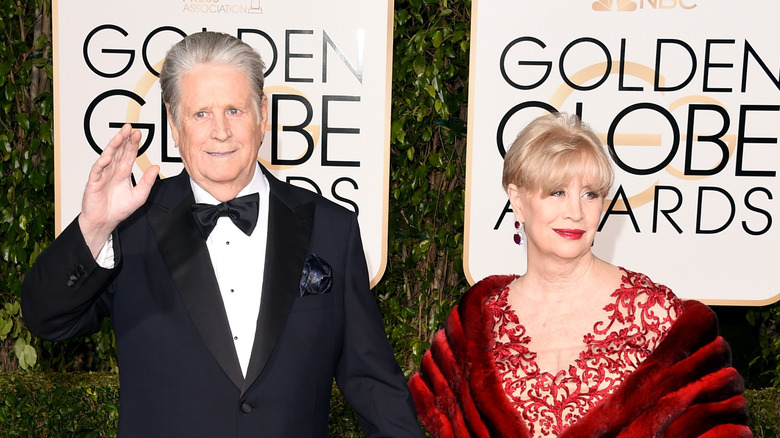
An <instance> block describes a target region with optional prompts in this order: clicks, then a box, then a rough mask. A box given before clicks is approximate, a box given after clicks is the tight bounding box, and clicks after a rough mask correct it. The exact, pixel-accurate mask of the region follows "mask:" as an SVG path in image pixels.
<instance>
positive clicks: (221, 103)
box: [169, 64, 268, 201]
mask: <svg viewBox="0 0 780 438" xmlns="http://www.w3.org/2000/svg"><path fill="white" fill-rule="evenodd" d="M181 87H182V97H181V102H180V104H179V126H178V127H176V126H174V124H173V123H171V134H172V136H173V141H174V143H175V144H176V146H177V147H178V148H179V154H180V155H181V159H182V161H183V162H184V167H185V168H186V169H187V172H188V173H189V174H190V177H191V178H192V179H193V180H194V181H195V182H196V183H197V184H198V185H199V186H200V187H202V188H203V189H205V190H206V191H207V192H209V193H210V194H211V195H212V196H214V197H215V198H217V199H218V200H220V201H227V200H230V199H232V198H234V197H235V196H236V195H237V194H238V192H239V191H241V189H243V188H244V187H246V186H247V185H248V184H249V182H250V181H251V180H252V176H253V175H254V171H255V168H256V163H257V152H258V150H259V149H260V144H261V143H262V142H263V136H264V135H265V124H266V120H267V115H268V104H267V101H266V100H265V98H263V100H262V102H261V104H260V105H259V106H260V108H259V111H260V114H259V117H258V114H257V111H258V108H257V107H256V106H255V103H254V101H253V100H252V97H251V89H250V87H249V80H248V78H247V75H246V74H245V73H243V72H241V71H238V70H236V69H235V68H233V67H229V66H226V65H222V64H202V65H199V66H196V67H195V68H194V69H192V71H190V72H189V73H187V74H185V75H184V76H183V77H182V80H181ZM169 119H170V117H169ZM169 121H170V120H169Z"/></svg>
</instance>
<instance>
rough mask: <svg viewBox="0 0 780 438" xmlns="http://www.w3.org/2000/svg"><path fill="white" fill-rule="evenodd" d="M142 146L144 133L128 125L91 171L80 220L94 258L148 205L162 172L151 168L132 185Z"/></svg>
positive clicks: (156, 167)
mask: <svg viewBox="0 0 780 438" xmlns="http://www.w3.org/2000/svg"><path fill="white" fill-rule="evenodd" d="M140 143H141V132H140V131H134V130H133V129H132V128H131V126H130V125H129V124H125V125H124V126H122V129H120V130H119V132H118V133H117V134H116V135H115V136H114V137H113V138H112V139H111V141H109V142H108V145H106V148H105V149H104V150H103V153H101V154H100V157H99V158H98V159H97V161H96V162H95V164H93V165H92V168H91V169H90V171H89V179H88V181H87V187H86V189H85V190H84V198H83V199H82V201H81V214H80V215H79V219H78V221H79V227H80V228H81V232H82V234H83V235H84V239H85V240H86V242H87V245H88V246H89V249H90V250H91V251H92V255H93V256H97V255H98V253H99V252H100V249H101V248H102V247H103V245H104V244H105V243H106V241H107V240H108V237H109V236H110V235H111V233H112V232H113V231H114V229H115V228H116V227H117V225H119V223H120V222H122V221H123V220H125V219H127V217H129V216H130V215H131V214H132V213H133V212H134V211H136V210H137V209H138V208H139V207H141V205H143V204H144V202H146V199H147V198H148V197H149V192H150V191H151V190H152V185H154V181H155V179H156V178H157V174H158V173H159V171H160V167H159V166H150V167H149V168H148V169H146V171H144V174H143V176H142V177H141V180H139V181H138V183H137V185H136V186H133V184H132V182H131V179H130V178H131V174H132V170H133V163H134V162H135V159H136V156H137V154H138V147H139V145H140Z"/></svg>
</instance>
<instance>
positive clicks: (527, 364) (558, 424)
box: [486, 269, 681, 437]
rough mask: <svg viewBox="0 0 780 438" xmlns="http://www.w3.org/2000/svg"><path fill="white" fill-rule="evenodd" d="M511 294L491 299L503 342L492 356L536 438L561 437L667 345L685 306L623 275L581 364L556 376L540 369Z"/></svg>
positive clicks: (586, 342) (587, 340) (642, 279)
mask: <svg viewBox="0 0 780 438" xmlns="http://www.w3.org/2000/svg"><path fill="white" fill-rule="evenodd" d="M508 293H509V287H508V286H505V287H503V288H502V289H500V290H498V293H497V294H492V295H490V296H489V297H488V300H487V303H486V304H487V307H488V310H489V312H490V313H491V314H492V315H493V318H494V321H495V324H494V327H493V337H494V339H496V340H497V341H496V342H495V344H494V345H493V348H492V349H491V351H490V354H491V356H492V358H493V361H494V362H495V363H496V367H497V369H498V376H499V379H500V380H501V382H502V384H503V387H504V391H505V392H506V394H507V396H508V397H509V400H510V402H511V403H512V404H513V405H514V407H515V408H516V409H517V410H518V411H519V412H520V414H521V415H522V417H523V419H524V420H525V422H526V424H527V425H528V428H529V431H530V433H531V435H532V436H535V437H550V436H558V435H560V433H561V432H562V431H563V430H564V429H566V428H567V427H568V426H569V425H571V424H572V423H575V422H576V421H577V420H579V419H580V418H582V416H583V415H585V413H586V412H587V411H588V410H589V409H590V408H591V407H593V406H594V405H595V404H596V403H598V402H599V401H600V400H602V399H603V398H605V397H606V396H607V395H609V394H611V393H612V392H613V391H614V390H615V388H617V387H618V386H620V384H622V383H623V381H624V380H625V377H626V376H627V375H628V374H629V373H631V372H632V371H634V370H635V369H636V368H637V366H638V365H639V364H640V363H641V362H642V361H643V360H644V359H645V358H647V356H649V355H650V353H652V352H653V350H655V347H656V346H657V345H658V344H659V343H660V342H661V341H662V340H663V339H664V337H665V336H666V333H667V331H668V330H669V328H670V327H671V326H672V322H674V320H675V319H676V318H677V315H678V314H679V313H680V309H681V301H680V300H679V299H678V298H677V297H676V296H675V295H674V293H673V292H672V291H671V290H670V289H669V288H667V287H665V286H662V285H656V284H654V283H653V282H652V281H650V279H649V278H647V277H646V276H645V275H643V274H638V273H635V272H630V271H627V270H625V269H624V275H623V278H622V284H621V285H620V287H619V288H618V289H616V290H615V291H614V292H613V293H612V295H611V297H612V298H613V299H614V300H613V301H612V302H611V303H610V304H609V305H608V306H606V307H605V308H604V309H603V310H604V313H603V314H602V315H594V318H600V319H599V320H598V321H594V324H593V329H592V332H590V333H589V334H587V335H586V336H585V337H584V339H583V340H582V348H583V349H582V351H581V352H580V353H579V357H578V358H577V359H576V360H575V361H574V363H572V364H570V365H569V366H568V368H567V369H565V370H558V371H557V372H555V373H554V374H553V373H551V372H549V371H543V370H540V369H539V366H538V365H537V363H536V361H535V359H536V353H535V352H533V351H531V350H530V349H529V347H528V346H529V344H530V342H531V337H530V336H529V335H528V334H527V333H526V329H525V327H524V326H523V325H522V324H521V323H520V322H519V321H518V318H517V316H516V315H515V311H514V310H513V309H512V308H511V307H510V306H509V304H508V303H507V297H508Z"/></svg>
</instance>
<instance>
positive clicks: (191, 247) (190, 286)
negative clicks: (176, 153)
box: [148, 172, 244, 388]
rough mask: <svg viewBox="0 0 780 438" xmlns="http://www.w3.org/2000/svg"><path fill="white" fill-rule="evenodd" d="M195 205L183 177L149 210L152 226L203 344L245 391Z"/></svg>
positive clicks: (161, 193) (168, 186)
mask: <svg viewBox="0 0 780 438" xmlns="http://www.w3.org/2000/svg"><path fill="white" fill-rule="evenodd" d="M194 202H195V198H194V196H193V194H192V189H191V188H190V186H189V175H187V173H186V172H182V173H181V174H180V175H179V176H176V177H173V178H172V181H170V183H169V184H166V185H165V186H163V187H162V188H161V190H160V191H159V192H158V193H157V194H156V195H155V201H154V202H153V203H152V204H151V206H150V208H149V213H148V218H149V224H150V226H151V228H152V232H153V233H154V236H155V239H156V240H157V245H158V246H159V249H160V253H161V254H162V257H163V260H164V261H165V266H166V267H167V268H168V272H170V274H171V277H173V281H174V283H175V284H176V289H177V291H178V293H179V296H180V297H181V300H182V302H183V303H184V307H185V308H186V309H187V312H188V313H189V314H190V317H191V318H192V321H193V323H194V324H195V327H196V328H197V330H198V332H199V333H200V336H201V338H202V339H203V342H204V343H205V344H206V346H207V348H208V349H209V351H210V352H211V354H212V355H213V356H214V358H215V359H216V361H217V362H218V363H219V365H220V366H221V367H222V369H223V370H224V371H225V374H227V375H228V377H229V378H230V380H231V381H232V382H233V383H234V384H235V385H236V387H238V388H242V387H243V385H244V377H243V374H242V373H241V367H240V365H239V362H238V356H237V354H236V349H235V346H234V344H233V341H232V337H231V334H230V325H229V323H228V319H227V315H226V313H225V310H224V309H225V308H224V305H223V303H222V297H221V295H220V292H219V285H218V284H217V279H216V277H215V276H214V269H213V267H212V264H211V258H210V257H209V253H208V248H207V247H206V241H205V240H204V239H203V237H202V236H201V234H200V232H199V231H198V229H197V228H196V226H195V221H194V219H193V217H192V214H191V206H192V204H193V203H194Z"/></svg>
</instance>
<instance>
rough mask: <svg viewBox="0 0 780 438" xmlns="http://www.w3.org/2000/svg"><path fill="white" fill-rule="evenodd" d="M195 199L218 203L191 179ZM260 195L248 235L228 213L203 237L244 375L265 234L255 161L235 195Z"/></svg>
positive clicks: (264, 189) (263, 186)
mask: <svg viewBox="0 0 780 438" xmlns="http://www.w3.org/2000/svg"><path fill="white" fill-rule="evenodd" d="M190 185H191V186H192V193H193V194H194V195H195V202H196V203H203V204H212V205H215V204H219V201H217V200H216V199H215V198H214V197H213V196H211V195H210V194H209V193H208V192H206V191H205V190H204V189H202V188H201V187H200V186H198V185H197V184H196V183H195V182H194V181H192V180H190ZM252 193H258V194H259V195H260V205H259V214H258V218H257V225H256V226H255V229H254V230H253V231H252V235H251V236H247V235H246V234H244V232H243V231H241V230H239V229H238V227H236V226H235V225H234V224H233V222H232V221H231V220H230V219H229V218H227V217H220V218H219V219H218V220H217V226H216V227H214V230H213V231H212V232H211V234H210V235H209V238H208V239H206V246H207V247H208V249H209V255H210V256H211V264H212V265H213V266H214V275H216V277H217V283H218V284H219V290H220V292H221V294H222V303H223V304H224V306H225V313H226V314H227V319H228V323H229V324H230V331H231V333H232V335H233V343H234V345H235V348H236V353H237V354H238V362H239V363H240V364H241V371H242V372H243V373H244V376H246V370H247V367H248V366H249V357H250V356H251V354H252V347H253V346H254V341H255V330H256V328H257V317H258V315H259V313H260V297H261V295H262V291H263V272H264V268H265V247H266V242H267V237H268V197H269V193H270V188H269V186H268V180H267V179H266V177H265V175H264V174H263V172H262V170H260V166H259V165H258V166H257V168H256V169H255V175H254V177H253V178H252V182H250V183H249V185H248V186H246V187H245V188H244V189H243V190H241V192H239V194H238V196H244V195H250V194H252Z"/></svg>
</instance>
